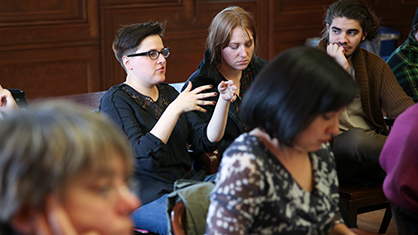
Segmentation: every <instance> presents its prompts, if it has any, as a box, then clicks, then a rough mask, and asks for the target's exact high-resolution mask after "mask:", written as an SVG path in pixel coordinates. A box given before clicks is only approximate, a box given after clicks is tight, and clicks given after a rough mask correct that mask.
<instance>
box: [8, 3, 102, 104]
mask: <svg viewBox="0 0 418 235" xmlns="http://www.w3.org/2000/svg"><path fill="white" fill-rule="evenodd" d="M98 10H99V9H98V2H97V0H43V1H41V2H39V1H28V0H14V1H0V83H1V84H2V85H3V86H4V87H10V88H20V89H22V90H24V91H25V92H26V94H27V96H28V98H38V97H48V96H56V95H64V94H75V93H83V92H89V91H97V90H102V86H101V74H100V73H101V68H100V65H101V62H100V34H99V28H98Z"/></svg>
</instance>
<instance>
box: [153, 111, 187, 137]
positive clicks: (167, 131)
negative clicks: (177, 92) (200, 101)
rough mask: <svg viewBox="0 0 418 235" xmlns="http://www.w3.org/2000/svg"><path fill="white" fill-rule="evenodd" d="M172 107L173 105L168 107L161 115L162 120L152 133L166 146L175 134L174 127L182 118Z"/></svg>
mask: <svg viewBox="0 0 418 235" xmlns="http://www.w3.org/2000/svg"><path fill="white" fill-rule="evenodd" d="M170 106H171V105H169V106H168V107H167V109H166V110H165V111H164V113H163V115H161V117H160V119H159V120H158V121H157V123H156V124H155V126H154V127H153V128H152V129H151V131H150V133H151V134H153V135H154V136H155V137H157V138H158V139H160V140H161V142H163V143H164V144H166V143H167V141H168V139H169V138H170V136H171V132H173V129H174V126H175V125H176V123H177V121H178V119H179V117H180V113H179V112H178V111H176V110H175V109H174V108H173V107H172V106H171V107H170Z"/></svg>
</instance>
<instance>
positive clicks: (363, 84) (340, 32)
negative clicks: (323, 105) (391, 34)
mask: <svg viewBox="0 0 418 235" xmlns="http://www.w3.org/2000/svg"><path fill="white" fill-rule="evenodd" d="M324 24H325V28H324V30H323V35H322V38H321V40H320V41H319V43H318V47H319V48H322V49H323V50H326V51H327V53H328V54H329V55H331V56H332V57H334V59H335V60H336V61H337V62H338V63H339V64H340V65H341V66H342V67H343V68H344V69H345V70H346V71H347V72H348V73H349V74H350V75H351V76H352V78H353V79H354V80H355V81H356V83H357V84H358V86H359V93H358V94H357V96H356V98H355V99H354V101H353V102H352V103H351V104H349V105H348V106H347V108H346V109H345V110H344V111H343V113H342V114H341V117H340V131H339V133H338V134H337V135H336V136H335V137H334V138H333V148H332V149H333V151H334V154H335V158H336V162H337V172H338V177H339V178H340V181H344V180H353V179H356V180H357V179H360V180H361V183H362V184H364V183H367V184H369V183H373V182H382V181H383V179H384V177H385V172H384V171H383V170H382V168H381V167H380V165H379V155H380V152H381V150H382V148H383V145H384V143H385V141H386V138H387V135H388V133H389V131H388V128H387V126H386V124H385V120H384V118H383V114H382V110H383V111H384V112H385V113H386V114H387V115H388V116H389V117H391V118H396V117H397V116H398V115H399V114H401V113H402V112H403V111H404V110H406V109H407V108H408V107H409V106H411V105H413V104H414V102H413V100H412V99H411V98H410V97H409V96H407V95H406V94H405V92H404V91H403V90H402V87H401V86H399V84H398V82H397V81H396V78H395V76H394V75H393V73H392V71H391V69H390V67H389V66H388V65H387V64H386V63H385V61H384V60H383V59H381V58H380V57H379V56H378V55H375V54H373V53H371V52H369V51H367V50H365V49H363V48H361V47H360V44H361V43H362V42H363V41H365V40H373V39H374V38H376V37H377V36H378V31H379V21H378V18H377V16H376V15H375V14H374V13H373V11H372V10H370V9H369V8H368V7H367V6H366V5H365V4H364V3H363V2H362V1H360V0H339V1H337V2H335V3H333V4H331V6H330V7H329V8H328V10H327V13H326V17H325V22H324Z"/></svg>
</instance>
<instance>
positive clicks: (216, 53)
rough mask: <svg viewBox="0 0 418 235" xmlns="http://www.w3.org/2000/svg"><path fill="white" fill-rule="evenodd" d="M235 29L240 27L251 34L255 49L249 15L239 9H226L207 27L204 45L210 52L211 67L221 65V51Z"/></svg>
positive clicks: (254, 29) (255, 40)
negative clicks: (207, 33) (207, 31)
mask: <svg viewBox="0 0 418 235" xmlns="http://www.w3.org/2000/svg"><path fill="white" fill-rule="evenodd" d="M237 27H241V28H242V29H244V30H246V31H249V33H251V34H252V37H253V39H254V48H255V49H256V47H257V32H256V27H255V22H254V19H253V17H252V15H251V13H249V12H247V11H245V10H244V9H242V8H241V7H237V6H231V7H227V8H225V9H223V10H222V11H220V12H219V13H218V14H217V15H216V16H215V17H214V18H213V19H212V23H211V24H210V26H209V35H208V37H207V39H206V43H207V46H208V49H209V50H210V52H211V56H212V58H211V62H210V63H211V65H212V66H217V65H219V64H221V63H222V54H221V52H222V49H224V48H225V47H227V46H228V45H229V41H230V40H231V35H232V33H233V31H234V29H235V28H237ZM248 36H250V35H248ZM255 49H254V51H255ZM253 56H254V54H253Z"/></svg>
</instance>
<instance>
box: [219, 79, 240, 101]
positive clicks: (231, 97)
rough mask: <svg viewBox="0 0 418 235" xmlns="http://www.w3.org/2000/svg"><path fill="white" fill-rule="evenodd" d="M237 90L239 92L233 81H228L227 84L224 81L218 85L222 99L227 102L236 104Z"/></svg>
mask: <svg viewBox="0 0 418 235" xmlns="http://www.w3.org/2000/svg"><path fill="white" fill-rule="evenodd" d="M236 90H237V87H236V86H235V85H234V82H233V81H227V82H225V81H222V82H221V83H219V85H218V91H219V94H220V95H221V97H222V99H224V100H225V101H231V102H234V101H235V98H236V96H235V91H236Z"/></svg>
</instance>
